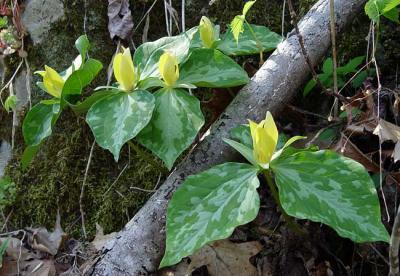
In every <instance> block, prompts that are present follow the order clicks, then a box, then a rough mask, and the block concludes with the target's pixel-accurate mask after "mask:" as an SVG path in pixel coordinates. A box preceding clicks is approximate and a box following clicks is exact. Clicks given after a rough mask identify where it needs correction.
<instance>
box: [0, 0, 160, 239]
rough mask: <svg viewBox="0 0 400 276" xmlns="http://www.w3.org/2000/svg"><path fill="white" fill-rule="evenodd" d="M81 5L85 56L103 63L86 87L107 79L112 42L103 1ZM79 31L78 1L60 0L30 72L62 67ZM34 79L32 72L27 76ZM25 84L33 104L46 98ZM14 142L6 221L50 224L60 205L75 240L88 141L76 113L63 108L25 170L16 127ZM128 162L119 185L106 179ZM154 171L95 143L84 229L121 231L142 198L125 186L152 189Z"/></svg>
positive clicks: (5, 131)
mask: <svg viewBox="0 0 400 276" xmlns="http://www.w3.org/2000/svg"><path fill="white" fill-rule="evenodd" d="M87 2H88V3H87V7H88V9H87V34H88V37H89V39H90V41H91V45H92V48H91V51H90V56H91V57H93V58H96V59H99V60H100V61H101V62H102V63H103V64H104V69H103V70H102V73H101V74H100V75H99V76H98V78H97V79H96V81H95V83H94V84H93V85H92V87H94V86H97V85H104V84H105V83H106V68H107V67H108V64H109V62H110V60H111V57H112V54H113V53H114V52H115V48H116V44H114V43H113V42H112V41H111V39H110V38H109V33H108V29H107V22H108V20H107V5H99V4H98V1H97V0H88V1H87ZM82 33H83V1H82V0H80V1H66V2H65V18H64V19H63V20H62V21H60V22H58V23H57V24H55V25H54V26H52V29H51V30H50V33H49V35H48V36H47V40H46V41H44V42H43V43H42V44H41V45H38V46H35V47H33V46H32V45H28V46H27V51H28V55H29V61H30V65H31V70H32V71H35V70H39V69H42V68H43V66H44V65H45V64H47V65H49V66H52V67H53V68H55V69H56V70H58V71H61V70H64V69H66V68H67V67H68V66H69V65H70V64H71V62H72V60H73V59H74V58H75V57H76V56H77V55H78V52H77V51H76V49H75V48H74V47H73V45H74V42H75V40H76V38H77V37H79V36H80V35H81V34H82ZM36 80H38V79H37V76H35V77H34V81H36ZM32 88H33V95H32V96H33V102H34V103H35V102H38V101H39V100H41V99H44V98H46V97H47V95H46V94H45V93H44V92H43V91H40V89H39V88H37V87H36V86H33V87H32ZM0 116H1V120H0V126H1V127H0V138H2V137H6V138H9V137H10V136H11V135H10V133H11V127H10V125H11V120H12V118H11V116H9V115H7V114H5V113H4V112H1V113H0ZM19 131H20V129H19ZM8 140H9V139H8ZM16 141H17V143H16V145H17V146H16V149H15V154H14V155H15V156H14V159H13V161H12V163H11V164H10V165H9V166H8V168H7V174H8V175H9V176H10V177H11V178H12V179H13V180H14V182H15V183H16V185H17V197H16V201H15V202H14V204H13V205H12V206H10V208H9V209H10V210H11V209H12V210H13V215H12V217H11V220H10V222H9V223H10V225H11V226H12V227H13V228H21V227H26V226H27V225H35V226H38V225H43V226H46V227H50V228H51V227H52V226H53V224H54V221H55V218H56V214H57V210H59V211H60V215H61V218H62V225H63V227H64V229H65V230H66V231H67V232H68V233H70V234H72V235H74V236H75V237H79V236H80V235H81V234H82V232H81V229H82V228H81V222H80V211H79V196H80V192H81V185H82V183H83V177H84V174H85V169H86V165H87V160H88V156H89V152H90V147H91V144H92V141H93V135H92V133H91V131H90V129H89V128H88V127H87V126H86V124H85V123H84V120H83V118H76V116H75V115H74V114H72V113H70V112H69V111H66V112H65V113H63V115H62V116H61V118H60V119H59V120H58V122H57V124H56V127H55V129H54V132H53V135H52V136H51V137H50V138H49V139H47V140H46V142H45V143H44V145H42V147H41V150H40V151H39V153H38V155H37V156H36V158H35V159H34V161H33V163H32V165H31V166H30V167H29V169H28V170H27V171H26V172H23V171H21V168H20V156H21V154H22V152H23V149H24V143H23V139H22V135H21V133H20V132H18V133H17V140H16ZM129 155H130V156H129ZM129 160H130V161H129ZM128 163H129V165H128V167H127V168H126V170H125V171H124V173H123V174H122V175H121V177H120V178H119V180H118V182H116V183H115V184H113V182H114V181H115V180H116V179H117V177H118V175H119V173H120V172H121V171H122V170H123V168H124V167H125V166H126V165H127V164H128ZM161 172H164V170H163V169H162V168H161V163H160V167H157V168H155V167H152V166H151V165H150V164H148V163H147V162H146V161H144V160H143V159H142V158H141V157H139V156H136V155H135V154H134V153H131V154H129V150H128V148H127V147H124V148H123V151H122V154H121V159H120V162H119V163H115V162H114V160H113V158H112V155H111V154H110V153H109V152H107V151H105V150H103V149H101V148H99V147H98V146H95V149H94V152H93V159H92V163H91V166H90V170H89V173H88V177H87V186H86V192H85V197H84V205H85V206H84V209H85V212H86V228H87V230H88V233H89V234H94V231H95V223H96V222H97V223H99V224H100V225H101V226H102V227H103V228H104V230H105V231H106V232H111V231H118V230H120V229H121V228H122V227H123V226H124V225H125V223H127V222H128V220H129V218H131V217H132V216H133V215H134V214H135V212H136V211H137V209H138V208H140V207H141V206H142V204H143V203H144V202H145V200H147V198H148V196H149V194H148V193H145V192H140V191H136V190H132V189H130V187H131V186H135V187H140V188H143V189H149V190H151V189H153V188H154V185H155V184H156V183H157V181H159V177H161V180H162V178H163V177H164V176H165V175H164V174H162V173H161Z"/></svg>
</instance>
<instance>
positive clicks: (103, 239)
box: [91, 223, 117, 251]
mask: <svg viewBox="0 0 400 276" xmlns="http://www.w3.org/2000/svg"><path fill="white" fill-rule="evenodd" d="M116 235H117V232H113V233H110V234H107V235H104V231H103V228H102V227H101V226H100V225H99V224H97V223H96V236H95V238H94V240H93V241H92V242H91V244H92V245H93V247H94V248H96V250H97V251H100V250H101V249H102V248H103V246H104V245H105V244H106V243H107V242H108V241H109V240H111V239H113V238H114V237H115V236H116Z"/></svg>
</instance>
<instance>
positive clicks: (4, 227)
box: [0, 209, 14, 232]
mask: <svg viewBox="0 0 400 276" xmlns="http://www.w3.org/2000/svg"><path fill="white" fill-rule="evenodd" d="M13 211H14V209H11V211H10V213H8V215H7V217H6V218H5V220H4V223H3V226H2V227H1V230H0V232H3V231H4V229H7V223H8V221H9V220H10V217H11V215H12V213H13Z"/></svg>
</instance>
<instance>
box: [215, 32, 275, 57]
mask: <svg viewBox="0 0 400 276" xmlns="http://www.w3.org/2000/svg"><path fill="white" fill-rule="evenodd" d="M250 26H251V28H252V29H253V31H254V35H255V36H256V37H257V39H258V40H259V42H260V43H261V46H262V50H263V52H267V51H271V50H274V49H275V48H276V47H277V46H278V44H279V43H280V42H281V41H282V37H281V36H280V35H278V34H277V33H274V32H273V31H271V30H270V29H268V28H267V27H265V26H259V25H253V24H250ZM254 35H253V34H252V33H251V30H250V28H249V26H248V25H247V24H245V25H244V27H243V33H242V34H241V35H240V37H239V42H236V39H235V37H234V36H233V32H228V33H226V34H225V36H224V37H223V38H222V41H221V43H220V44H218V47H217V49H218V50H220V51H221V52H223V53H224V54H226V55H235V56H240V55H253V54H258V53H259V52H260V48H259V46H258V45H257V40H256V39H255V37H254Z"/></svg>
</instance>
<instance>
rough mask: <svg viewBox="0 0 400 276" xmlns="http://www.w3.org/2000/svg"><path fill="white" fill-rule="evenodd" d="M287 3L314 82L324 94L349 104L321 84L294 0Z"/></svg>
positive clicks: (341, 96)
mask: <svg viewBox="0 0 400 276" xmlns="http://www.w3.org/2000/svg"><path fill="white" fill-rule="evenodd" d="M287 3H288V7H289V12H290V17H291V22H292V25H293V26H294V29H295V32H296V35H297V38H298V40H299V45H300V48H301V52H302V54H303V57H304V59H305V60H306V63H307V65H308V67H309V69H310V71H311V74H312V77H313V79H314V81H315V82H316V84H317V86H318V87H319V88H320V89H321V90H322V91H323V92H324V93H326V94H328V95H332V96H334V97H336V98H337V99H338V100H340V101H341V102H343V103H347V102H348V99H346V97H344V96H343V95H341V94H338V93H337V92H335V91H331V90H330V89H327V88H326V87H325V86H324V85H323V84H322V83H321V81H320V79H319V78H318V75H317V72H316V71H315V69H314V66H313V64H312V62H311V59H310V57H309V56H308V54H307V50H306V48H305V46H304V38H303V36H302V35H301V33H300V30H299V26H298V23H297V19H296V18H297V14H296V12H295V11H294V8H293V3H292V0H287Z"/></svg>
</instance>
